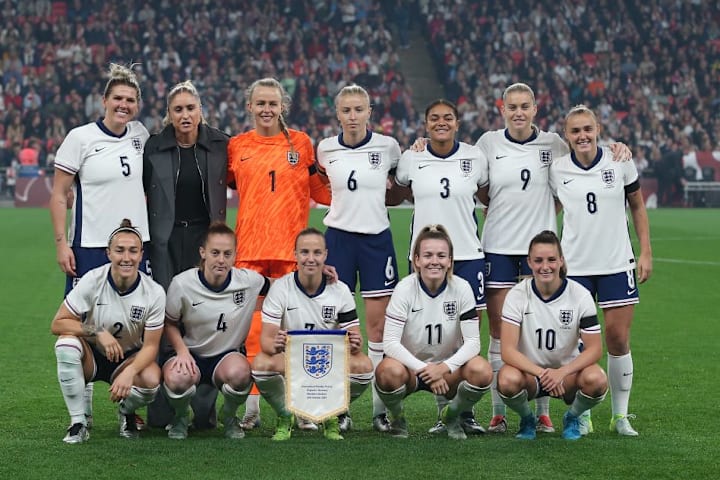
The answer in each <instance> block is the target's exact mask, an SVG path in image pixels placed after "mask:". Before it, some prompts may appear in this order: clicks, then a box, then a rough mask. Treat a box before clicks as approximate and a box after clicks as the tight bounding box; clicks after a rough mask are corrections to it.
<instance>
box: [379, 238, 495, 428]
mask: <svg viewBox="0 0 720 480" xmlns="http://www.w3.org/2000/svg"><path fill="white" fill-rule="evenodd" d="M412 258H413V261H414V264H415V272H416V273H414V274H412V275H410V276H408V277H406V278H404V279H403V280H402V281H401V282H400V283H399V284H398V286H397V287H396V288H395V291H394V292H393V295H392V297H391V299H390V305H389V306H388V308H387V312H386V314H385V332H384V335H383V348H384V350H385V355H386V357H385V359H384V360H383V361H382V362H381V363H380V364H379V365H378V367H377V370H376V371H375V384H376V387H377V390H378V394H379V395H380V397H381V398H382V399H383V401H384V402H385V405H386V406H387V408H388V410H389V411H390V413H391V416H392V423H391V427H390V434H391V435H393V436H396V437H402V438H405V437H407V436H408V428H407V422H406V420H405V415H404V413H403V398H404V397H405V396H407V395H409V394H410V393H413V392H416V391H418V390H427V391H430V392H432V393H434V394H435V395H444V396H445V397H447V398H452V400H451V402H450V403H449V404H448V405H447V406H446V407H445V408H444V409H443V411H442V413H441V417H442V420H443V422H444V423H445V424H446V426H447V432H448V436H450V437H451V438H454V439H458V440H463V439H465V438H466V435H465V432H464V430H463V428H462V423H461V422H462V419H461V417H460V413H461V412H466V411H470V410H471V409H472V407H473V405H474V404H475V403H477V402H478V401H479V400H480V398H481V397H482V396H483V395H484V394H485V393H486V392H487V391H488V389H489V388H490V384H491V382H492V376H493V375H492V368H491V367H490V364H489V363H488V362H487V360H485V359H484V358H482V357H480V356H478V352H479V351H480V329H479V321H478V316H477V312H476V311H475V296H474V294H473V291H472V288H471V287H470V284H469V283H468V282H467V281H465V280H463V279H462V278H459V277H455V276H453V275H452V267H453V247H452V243H451V241H450V237H449V236H448V234H447V231H446V230H445V228H444V227H442V226H441V225H431V226H427V227H425V228H423V229H422V230H421V231H420V233H419V234H418V237H417V240H416V241H415V246H414V250H413V256H412Z"/></svg>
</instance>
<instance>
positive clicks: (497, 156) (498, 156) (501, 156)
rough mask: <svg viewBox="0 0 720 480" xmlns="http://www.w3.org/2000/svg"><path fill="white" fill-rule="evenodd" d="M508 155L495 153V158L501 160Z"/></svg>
mask: <svg viewBox="0 0 720 480" xmlns="http://www.w3.org/2000/svg"><path fill="white" fill-rule="evenodd" d="M505 157H507V155H495V160H500V159H501V158H505Z"/></svg>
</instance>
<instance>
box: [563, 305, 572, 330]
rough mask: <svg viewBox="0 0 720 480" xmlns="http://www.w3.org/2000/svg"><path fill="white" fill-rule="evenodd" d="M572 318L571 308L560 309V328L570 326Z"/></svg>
mask: <svg viewBox="0 0 720 480" xmlns="http://www.w3.org/2000/svg"><path fill="white" fill-rule="evenodd" d="M572 320H573V311H572V310H560V323H561V327H560V328H562V329H568V328H570V324H571V323H572Z"/></svg>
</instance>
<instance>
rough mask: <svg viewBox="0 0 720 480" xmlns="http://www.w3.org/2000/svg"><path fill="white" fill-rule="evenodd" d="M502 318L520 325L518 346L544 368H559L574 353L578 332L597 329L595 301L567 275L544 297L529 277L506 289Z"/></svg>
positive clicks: (576, 351) (575, 355)
mask: <svg viewBox="0 0 720 480" xmlns="http://www.w3.org/2000/svg"><path fill="white" fill-rule="evenodd" d="M502 320H503V321H504V322H507V323H509V324H511V325H515V326H517V327H520V339H519V341H518V342H519V343H518V350H519V351H520V352H522V353H523V354H525V356H526V357H528V359H530V360H531V361H532V362H533V363H535V364H536V365H539V366H541V367H544V368H558V367H560V366H562V365H567V364H568V363H570V362H571V361H572V360H573V359H574V358H575V357H577V356H578V355H579V353H580V352H579V350H578V340H579V339H580V335H581V333H582V334H599V333H600V324H599V323H598V319H597V311H596V309H595V302H594V301H593V299H592V297H591V296H590V293H589V292H588V291H587V289H586V288H585V287H583V286H582V285H580V284H579V283H577V282H575V281H574V280H570V279H568V280H565V281H564V282H563V285H562V287H560V289H559V290H558V291H557V292H556V293H555V295H553V296H552V297H551V298H549V299H547V300H545V299H543V298H542V296H541V295H540V294H539V293H538V291H537V289H536V288H535V286H534V281H533V279H532V278H526V279H524V280H522V281H521V282H520V283H518V284H517V285H515V286H514V287H513V288H512V289H510V291H509V292H508V294H507V298H506V299H505V303H504V305H503V311H502Z"/></svg>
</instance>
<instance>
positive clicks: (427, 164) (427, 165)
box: [418, 163, 430, 170]
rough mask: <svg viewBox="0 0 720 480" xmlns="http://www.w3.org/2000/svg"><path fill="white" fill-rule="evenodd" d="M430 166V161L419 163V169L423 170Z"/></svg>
mask: <svg viewBox="0 0 720 480" xmlns="http://www.w3.org/2000/svg"><path fill="white" fill-rule="evenodd" d="M429 166H430V164H429V163H424V164H422V165H418V170H422V169H423V168H425V167H429Z"/></svg>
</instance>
